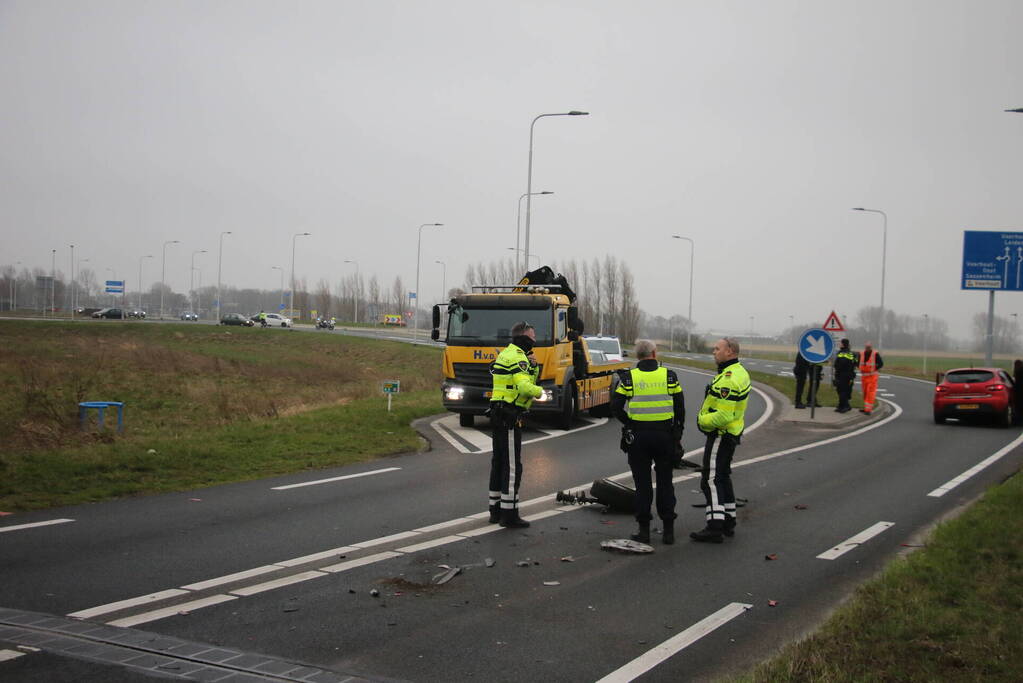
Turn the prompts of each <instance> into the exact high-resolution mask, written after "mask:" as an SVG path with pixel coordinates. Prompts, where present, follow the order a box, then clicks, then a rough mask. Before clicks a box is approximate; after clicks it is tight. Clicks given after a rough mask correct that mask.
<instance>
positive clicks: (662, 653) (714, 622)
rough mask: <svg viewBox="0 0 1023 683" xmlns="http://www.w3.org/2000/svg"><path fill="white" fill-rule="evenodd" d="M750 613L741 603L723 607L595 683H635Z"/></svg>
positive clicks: (748, 607)
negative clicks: (739, 617)
mask: <svg viewBox="0 0 1023 683" xmlns="http://www.w3.org/2000/svg"><path fill="white" fill-rule="evenodd" d="M751 609H753V605H748V604H746V603H742V602H733V603H731V604H728V605H725V606H724V607H722V608H721V609H719V610H718V611H717V612H714V614H711V615H710V616H708V617H705V618H703V619H701V620H700V621H698V622H696V623H695V624H693V625H692V626H690V627H689V628H687V629H686V630H685V631H682V632H681V633H679V634H677V635H674V636H672V637H671V638H668V639H667V640H666V641H664V642H663V643H661V644H660V645H658V646H657V647H655V648H653V649H652V650H649V651H647V652H646V653H644V654H642V655H640V656H639V657H636V658H635V659H634V660H632V661H631V662H629V663H628V664H626V665H625V666H623V667H621V668H620V669H616V670H615V671H612V672H611V673H609V674H608V675H607V676H604V677H603V678H601V679H600V680H599V681H597V683H628V681H634V680H636V679H637V678H639V677H640V676H642V675H643V674H645V673H646V672H648V671H650V670H651V669H653V668H654V667H655V666H657V665H658V664H660V663H661V662H663V661H665V660H666V659H668V658H670V657H672V656H673V655H675V654H677V653H679V652H681V651H682V650H684V649H685V648H687V647H689V646H690V645H692V644H693V643H695V642H696V641H697V640H699V639H700V638H703V637H704V636H705V635H707V634H708V633H710V632H711V631H714V630H715V629H717V628H720V627H721V626H724V625H725V624H727V623H728V622H729V621H731V620H732V619H735V618H736V617H737V616H739V615H740V614H744V613H745V612H746V611H747V610H751Z"/></svg>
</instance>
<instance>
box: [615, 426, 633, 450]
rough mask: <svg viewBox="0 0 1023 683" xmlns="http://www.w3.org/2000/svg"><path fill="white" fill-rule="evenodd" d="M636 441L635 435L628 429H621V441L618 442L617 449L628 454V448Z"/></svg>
mask: <svg viewBox="0 0 1023 683" xmlns="http://www.w3.org/2000/svg"><path fill="white" fill-rule="evenodd" d="M635 440H636V433H635V432H633V431H632V430H631V429H629V428H628V427H622V440H621V442H619V444H618V447H619V448H621V449H622V452H623V453H628V452H629V446H631V445H632V442H633V441H635Z"/></svg>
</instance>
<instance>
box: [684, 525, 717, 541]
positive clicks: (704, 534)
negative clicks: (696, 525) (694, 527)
mask: <svg viewBox="0 0 1023 683" xmlns="http://www.w3.org/2000/svg"><path fill="white" fill-rule="evenodd" d="M689 538H691V539H693V540H694V541H697V542H699V543H724V540H725V537H724V534H723V533H722V532H721V528H720V527H712V526H711V525H710V524H708V525H707V526H706V527H704V528H703V529H700V530H699V531H694V532H692V533H690V534H689Z"/></svg>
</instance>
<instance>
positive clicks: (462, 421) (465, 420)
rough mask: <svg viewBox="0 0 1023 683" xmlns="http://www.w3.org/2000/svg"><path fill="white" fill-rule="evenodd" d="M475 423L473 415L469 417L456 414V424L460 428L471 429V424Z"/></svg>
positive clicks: (466, 414)
mask: <svg viewBox="0 0 1023 683" xmlns="http://www.w3.org/2000/svg"><path fill="white" fill-rule="evenodd" d="M475 421H476V416H475V415H470V414H468V413H459V414H458V424H459V425H460V426H462V427H472V425H473V423H475Z"/></svg>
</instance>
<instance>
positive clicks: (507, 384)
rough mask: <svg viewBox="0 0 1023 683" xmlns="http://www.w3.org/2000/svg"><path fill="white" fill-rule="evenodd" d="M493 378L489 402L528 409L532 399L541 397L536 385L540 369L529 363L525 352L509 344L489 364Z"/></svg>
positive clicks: (541, 393) (540, 391)
mask: <svg viewBox="0 0 1023 683" xmlns="http://www.w3.org/2000/svg"><path fill="white" fill-rule="evenodd" d="M490 374H491V375H492V376H493V389H494V391H493V393H492V394H491V395H490V400H491V401H500V402H502V403H513V404H515V405H516V406H518V407H519V408H524V409H525V408H529V406H531V405H532V404H533V399H534V398H539V397H540V396H542V395H543V389H541V388H540V387H538V386H537V385H536V380H537V377H538V376H539V375H540V367H539V366H538V365H533V364H532V363H530V362H529V358H528V357H527V356H526V353H525V351H523V350H522V349H520V348H519V347H517V346H515V344H509V345H508V346H506V347H505V348H504V350H503V351H501V353H499V354H498V356H497V359H496V360H495V361H494V362H493V363H491V364H490Z"/></svg>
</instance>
